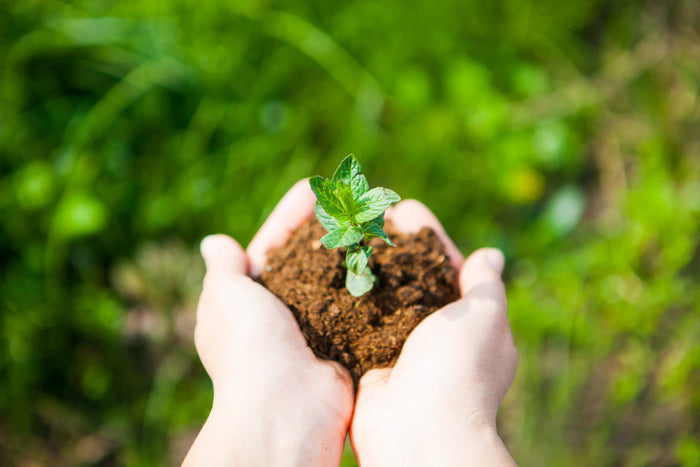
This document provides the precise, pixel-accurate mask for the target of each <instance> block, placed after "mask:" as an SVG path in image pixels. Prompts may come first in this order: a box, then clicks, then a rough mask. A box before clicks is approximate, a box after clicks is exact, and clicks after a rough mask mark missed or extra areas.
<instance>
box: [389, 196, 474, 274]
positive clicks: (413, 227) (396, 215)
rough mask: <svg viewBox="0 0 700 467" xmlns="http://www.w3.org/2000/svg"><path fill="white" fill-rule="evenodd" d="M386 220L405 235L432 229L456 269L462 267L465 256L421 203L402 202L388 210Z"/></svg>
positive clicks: (412, 200) (408, 200)
mask: <svg viewBox="0 0 700 467" xmlns="http://www.w3.org/2000/svg"><path fill="white" fill-rule="evenodd" d="M386 218H387V219H388V220H391V221H392V222H393V223H394V225H395V226H396V228H397V229H399V230H400V231H402V232H405V233H416V232H418V231H419V230H420V229H422V228H423V227H430V228H431V229H433V231H434V232H435V233H436V234H437V236H438V238H439V239H440V241H441V242H442V244H443V245H444V246H445V253H446V254H447V256H449V258H450V262H452V265H453V266H454V267H455V269H457V270H459V269H460V268H461V267H462V263H463V262H464V256H462V253H461V252H460V251H459V249H458V248H457V246H456V245H455V244H454V242H452V240H451V239H450V237H449V236H448V235H447V233H446V232H445V229H444V228H443V227H442V224H440V221H439V220H438V219H437V217H435V215H434V214H433V213H432V212H431V211H430V209H428V208H427V207H426V206H425V205H424V204H423V203H421V202H420V201H416V200H414V199H407V200H404V201H401V202H400V203H399V204H397V205H396V206H394V207H393V208H389V209H388V210H387V212H386Z"/></svg>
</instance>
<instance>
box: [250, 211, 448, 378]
mask: <svg viewBox="0 0 700 467" xmlns="http://www.w3.org/2000/svg"><path fill="white" fill-rule="evenodd" d="M384 230H385V231H386V232H387V234H388V235H389V237H390V238H391V239H392V240H393V242H394V243H395V244H396V247H390V246H387V245H386V244H385V243H384V242H383V241H381V240H379V239H373V240H371V241H370V245H372V246H373V247H374V254H373V255H372V257H371V258H370V262H369V264H370V267H371V269H372V271H373V272H374V274H375V275H376V276H377V277H378V279H379V285H375V287H374V289H372V291H370V292H369V293H366V294H365V295H363V296H361V297H353V296H352V295H350V294H349V293H348V291H347V290H346V289H345V267H344V266H343V260H344V259H345V249H344V248H336V249H333V250H328V249H326V248H325V247H324V246H323V245H322V244H321V243H320V242H319V239H320V238H321V237H322V236H323V235H325V233H326V231H325V229H324V228H323V227H322V226H321V225H320V224H319V223H318V221H317V220H316V219H312V220H310V221H308V222H306V223H305V224H303V225H301V226H300V227H298V228H297V229H296V230H295V231H294V232H292V234H291V236H290V238H289V239H288V240H287V242H286V243H285V244H284V245H282V246H281V247H279V248H277V249H274V250H271V251H269V252H268V255H267V261H268V264H267V267H266V269H265V271H264V272H263V274H262V275H261V277H260V282H261V283H263V284H264V285H265V286H266V287H267V288H268V289H269V290H270V291H272V293H274V294H275V295H277V296H278V297H279V298H280V299H281V300H282V301H283V302H284V303H285V304H286V305H287V306H288V307H289V308H290V309H291V310H292V312H293V313H294V316H295V317H296V319H297V321H298V322H299V326H300V327H301V331H302V333H303V334H304V337H306V340H307V342H308V343H309V346H310V347H311V349H312V350H313V352H314V353H315V354H316V355H317V356H318V357H320V358H324V359H329V360H335V361H337V362H340V363H341V364H342V365H343V366H345V367H346V368H347V369H348V370H349V371H350V374H351V376H352V379H353V383H354V384H355V386H357V383H358V381H359V379H360V377H361V376H362V375H363V374H364V373H365V372H366V371H368V370H370V369H373V368H385V367H391V366H393V365H394V363H395V362H396V359H397V358H398V356H399V353H400V351H401V347H402V346H403V344H404V342H405V341H406V338H407V337H408V335H409V334H410V332H411V331H412V330H413V328H415V327H416V326H417V325H418V323H420V322H421V320H423V319H424V318H425V317H426V316H428V315H429V314H431V313H432V312H434V311H435V310H437V309H439V308H441V307H443V306H444V305H446V304H448V303H450V302H453V301H454V300H456V299H457V298H458V292H457V288H456V286H455V284H456V282H457V272H456V271H455V269H454V267H453V266H452V265H451V263H450V260H449V258H448V257H447V256H446V255H445V250H444V247H443V245H442V242H441V241H440V239H439V238H438V237H437V235H435V232H433V231H432V230H431V229H429V228H423V229H422V230H421V231H420V232H418V233H415V234H404V233H401V232H398V231H397V230H396V229H395V228H394V227H393V226H392V225H391V223H390V222H387V224H386V226H385V229H384Z"/></svg>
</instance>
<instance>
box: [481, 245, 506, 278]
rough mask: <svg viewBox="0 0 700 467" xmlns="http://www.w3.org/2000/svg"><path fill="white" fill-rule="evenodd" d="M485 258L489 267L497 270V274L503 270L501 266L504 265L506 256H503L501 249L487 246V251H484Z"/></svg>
mask: <svg viewBox="0 0 700 467" xmlns="http://www.w3.org/2000/svg"><path fill="white" fill-rule="evenodd" d="M486 259H487V260H488V262H489V264H490V265H491V267H492V268H493V269H494V270H496V271H498V273H499V274H501V273H502V272H503V266H504V265H505V262H506V258H505V256H503V253H502V252H501V250H499V249H497V248H489V251H488V252H487V253H486Z"/></svg>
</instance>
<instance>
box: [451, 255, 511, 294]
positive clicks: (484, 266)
mask: <svg viewBox="0 0 700 467" xmlns="http://www.w3.org/2000/svg"><path fill="white" fill-rule="evenodd" d="M504 263H505V258H504V257H503V253H502V252H501V251H500V250H498V249H496V248H481V249H480V250H476V251H475V252H474V253H472V254H471V255H470V256H469V258H467V259H466V261H465V262H464V264H463V265H462V269H461V270H460V272H459V288H460V289H461V291H462V296H465V295H467V294H468V293H469V292H470V291H471V290H474V288H475V287H476V286H477V285H479V284H482V283H499V282H501V273H502V272H503V266H504Z"/></svg>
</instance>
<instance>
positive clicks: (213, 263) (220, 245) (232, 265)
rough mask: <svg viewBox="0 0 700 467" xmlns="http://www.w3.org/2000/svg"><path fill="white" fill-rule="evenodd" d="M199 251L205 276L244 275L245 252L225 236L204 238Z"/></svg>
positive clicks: (245, 265) (218, 235)
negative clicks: (204, 268)
mask: <svg viewBox="0 0 700 467" xmlns="http://www.w3.org/2000/svg"><path fill="white" fill-rule="evenodd" d="M199 250H200V251H201V253H202V258H204V264H205V265H206V267H207V276H221V275H230V274H245V273H246V270H247V269H248V260H247V258H246V254H245V251H243V248H241V246H240V245H239V244H238V242H236V241H235V240H234V239H232V238H231V237H229V236H227V235H222V234H217V235H209V236H207V237H204V239H203V240H202V243H201V244H200V246H199Z"/></svg>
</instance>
